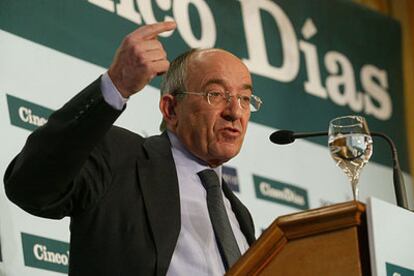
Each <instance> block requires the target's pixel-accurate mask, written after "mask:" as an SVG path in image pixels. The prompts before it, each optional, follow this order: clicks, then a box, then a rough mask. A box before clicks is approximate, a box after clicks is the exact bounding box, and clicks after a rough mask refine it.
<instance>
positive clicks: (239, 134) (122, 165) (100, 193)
mask: <svg viewBox="0 0 414 276" xmlns="http://www.w3.org/2000/svg"><path fill="white" fill-rule="evenodd" d="M174 28H175V23H174V22H164V23H158V24H153V25H148V26H144V27H141V28H139V29H137V30H136V31H134V32H133V33H131V34H129V35H128V36H127V37H126V38H125V39H124V41H123V42H122V44H121V46H120V47H119V49H118V51H117V53H116V55H115V58H114V61H113V64H112V65H111V66H110V68H109V70H108V73H106V74H104V75H103V76H102V77H101V78H99V79H98V80H97V81H95V82H93V83H92V84H91V85H89V86H88V87H87V88H85V89H84V90H83V91H82V92H81V93H80V94H78V95H77V96H75V97H74V98H73V99H72V100H71V101H69V102H68V103H67V104H65V105H64V106H63V107H62V108H61V109H59V110H58V111H56V112H55V113H54V114H52V115H51V116H50V118H49V121H48V123H47V124H46V125H45V126H43V127H41V128H39V129H38V130H36V131H35V132H33V133H32V134H31V135H30V136H29V138H28V140H27V143H26V145H25V147H24V148H23V150H22V152H21V153H20V154H19V155H18V156H17V157H16V158H15V159H14V160H13V162H12V163H11V164H10V166H9V168H8V169H7V171H6V174H5V177H4V179H5V188H6V194H7V195H8V197H9V198H10V199H11V200H12V201H14V202H15V203H16V204H17V205H19V206H20V207H21V208H23V209H24V210H26V211H28V212H30V213H32V214H34V215H38V216H42V217H48V218H55V219H58V218H62V217H64V216H70V217H71V225H70V230H71V246H70V265H69V274H70V275H154V274H155V275H165V274H168V275H219V274H223V273H224V272H225V270H226V269H228V267H230V266H231V265H232V264H233V263H234V261H235V260H236V259H234V256H236V258H237V255H234V256H233V260H232V261H227V260H226V258H227V257H226V256H225V255H226V254H227V253H223V252H224V251H225V250H224V249H223V245H222V244H220V243H216V240H217V242H218V240H220V235H221V233H220V231H216V230H217V229H218V228H217V229H216V228H215V227H216V226H214V223H213V222H212V221H210V215H211V212H212V211H211V210H210V209H209V208H210V203H209V202H207V203H206V196H207V199H208V197H209V194H208V193H209V192H208V191H207V190H208V188H207V186H206V188H204V186H203V185H207V184H206V183H205V182H206V181H204V178H203V177H202V173H201V172H202V171H205V170H206V169H214V171H215V172H216V173H217V174H218V175H220V174H221V164H223V163H224V162H226V161H228V160H230V159H231V158H232V157H234V156H235V155H236V154H237V153H238V152H239V150H240V147H241V144H242V141H243V138H244V134H245V132H246V127H247V122H248V120H249V117H250V105H252V107H254V106H255V107H256V108H258V107H259V105H260V103H261V102H260V99H258V98H257V97H254V96H252V95H251V93H252V81H251V77H250V73H249V71H248V70H247V68H246V66H245V65H244V64H243V63H242V62H241V61H240V60H239V59H238V58H236V57H235V56H233V55H232V54H230V53H228V52H226V51H223V50H218V49H210V50H193V51H190V52H187V53H185V54H183V55H182V56H180V57H178V58H177V59H176V60H175V61H174V62H173V63H172V64H171V68H170V69H169V62H168V61H167V57H166V54H165V51H164V49H163V47H162V45H161V43H160V42H159V41H158V40H157V35H158V34H159V33H162V32H165V31H170V30H173V29H174ZM165 72H167V74H166V76H165V79H164V82H163V84H162V89H161V90H162V93H163V94H162V96H161V99H160V110H161V112H162V114H163V121H164V125H165V127H166V128H167V130H168V131H167V132H164V133H163V134H162V135H160V136H154V137H150V138H147V139H144V138H142V137H140V136H139V135H136V134H134V133H131V132H129V131H127V130H125V129H122V128H118V127H114V126H112V124H113V122H114V121H115V120H116V118H117V117H118V116H119V115H120V114H121V113H122V110H123V109H124V108H125V106H124V103H125V101H126V100H127V98H129V97H130V96H132V95H133V94H135V93H137V92H139V91H140V90H142V88H144V87H145V85H147V84H148V82H149V81H150V80H151V79H152V78H154V77H155V76H157V75H160V74H163V73H165ZM227 91H228V92H227ZM137 120H138V121H139V120H145V118H141V119H140V118H137ZM210 171H211V170H208V172H210ZM210 175H211V174H210ZM214 175H215V177H216V178H217V175H216V174H214ZM219 178H221V177H219ZM217 179H218V178H217ZM217 182H218V181H217ZM221 185H222V190H220V197H221V198H223V196H222V193H224V199H225V200H224V203H222V204H224V207H223V208H221V210H223V209H225V211H226V213H227V215H226V219H227V221H228V224H229V227H231V230H230V231H231V232H232V237H233V238H232V239H233V240H234V241H235V243H236V247H237V248H236V250H237V251H239V253H238V254H239V255H240V254H242V253H243V252H244V251H246V250H247V248H248V246H249V245H250V244H251V243H252V242H253V241H254V227H253V222H252V220H251V217H250V214H249V213H248V211H247V209H246V208H245V207H244V206H243V205H242V203H241V202H240V201H239V200H238V199H237V198H236V197H235V196H234V195H233V194H232V192H231V191H230V190H229V189H228V187H227V186H226V184H225V183H221ZM206 189H207V190H206ZM221 191H222V192H221ZM221 201H222V202H223V200H221ZM213 205H214V204H213ZM211 216H212V215H211ZM227 216H228V218H227ZM213 228H214V229H213ZM233 235H234V236H233ZM229 240H230V239H229ZM226 242H227V241H226ZM223 254H224V255H223Z"/></svg>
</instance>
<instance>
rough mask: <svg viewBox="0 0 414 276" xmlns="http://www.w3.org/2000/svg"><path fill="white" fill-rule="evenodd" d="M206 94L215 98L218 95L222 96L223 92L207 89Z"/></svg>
mask: <svg viewBox="0 0 414 276" xmlns="http://www.w3.org/2000/svg"><path fill="white" fill-rule="evenodd" d="M207 95H208V96H209V97H210V98H211V99H216V98H219V97H223V93H222V92H220V91H208V92H207Z"/></svg>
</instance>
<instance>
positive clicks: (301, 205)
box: [253, 175, 309, 210]
mask: <svg viewBox="0 0 414 276" xmlns="http://www.w3.org/2000/svg"><path fill="white" fill-rule="evenodd" d="M253 181H254V188H255V191H256V197H257V198H260V199H264V200H268V201H272V202H277V203H280V204H283V205H287V206H290V207H294V208H298V209H301V210H306V209H309V200H308V192H307V191H306V190H305V189H302V188H300V187H297V186H293V185H290V184H286V183H282V182H278V181H274V180H271V179H268V178H264V177H261V176H257V175H253Z"/></svg>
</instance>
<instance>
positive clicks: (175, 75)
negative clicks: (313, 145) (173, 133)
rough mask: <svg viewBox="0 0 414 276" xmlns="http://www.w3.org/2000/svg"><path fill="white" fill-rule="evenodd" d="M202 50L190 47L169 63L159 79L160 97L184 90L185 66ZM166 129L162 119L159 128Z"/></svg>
mask: <svg viewBox="0 0 414 276" xmlns="http://www.w3.org/2000/svg"><path fill="white" fill-rule="evenodd" d="M200 51H202V50H200V49H191V50H188V51H186V52H184V53H182V54H181V55H179V56H178V57H176V58H175V59H174V60H173V61H172V62H171V64H170V68H169V69H168V71H167V72H166V73H165V75H164V77H163V78H162V81H161V87H160V92H161V97H162V96H163V95H165V94H168V93H171V94H174V93H176V92H184V91H186V82H187V66H188V61H189V60H190V59H191V57H192V56H193V55H194V54H195V53H197V52H200ZM165 129H166V124H165V121H164V120H162V122H161V125H160V130H161V131H164V130H165Z"/></svg>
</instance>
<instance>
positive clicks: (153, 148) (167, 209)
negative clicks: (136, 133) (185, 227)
mask: <svg viewBox="0 0 414 276" xmlns="http://www.w3.org/2000/svg"><path fill="white" fill-rule="evenodd" d="M144 148H145V151H146V154H147V156H145V157H144V158H141V159H140V160H138V164H137V166H138V174H139V183H140V185H141V190H142V194H143V198H144V204H145V207H146V210H147V214H148V220H149V223H150V227H151V230H152V233H153V237H154V242H155V247H156V251H157V273H156V275H165V274H166V273H167V269H168V266H169V264H170V261H171V257H172V254H173V252H174V248H175V245H176V242H177V239H178V235H179V233H180V226H181V221H180V197H179V190H178V180H177V173H176V169H175V165H174V159H173V157H172V153H171V145H170V142H169V140H168V136H167V134H166V133H164V134H163V135H161V136H155V137H151V138H148V139H147V140H146V141H145V142H144Z"/></svg>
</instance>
